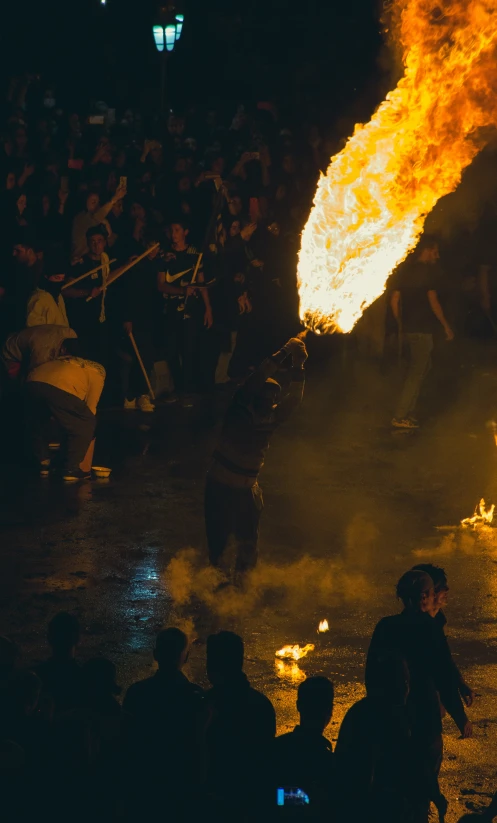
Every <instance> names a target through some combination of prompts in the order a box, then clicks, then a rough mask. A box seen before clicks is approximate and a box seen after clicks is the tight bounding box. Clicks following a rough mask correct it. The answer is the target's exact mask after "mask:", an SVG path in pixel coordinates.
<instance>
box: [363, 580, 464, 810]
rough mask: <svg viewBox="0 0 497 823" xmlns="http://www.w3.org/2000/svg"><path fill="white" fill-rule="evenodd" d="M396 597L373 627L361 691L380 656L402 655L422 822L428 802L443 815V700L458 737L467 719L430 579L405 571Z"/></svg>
mask: <svg viewBox="0 0 497 823" xmlns="http://www.w3.org/2000/svg"><path fill="white" fill-rule="evenodd" d="M397 596H398V597H399V598H400V600H402V603H403V605H404V610H403V611H402V612H401V614H396V615H392V616H390V617H384V618H383V619H382V620H380V622H379V623H378V625H377V626H376V628H375V630H374V632H373V636H372V638H371V644H370V647H369V651H368V657H367V662H366V689H367V690H368V691H369V684H370V682H373V683H374V682H375V677H376V675H375V667H376V666H377V665H378V662H379V660H381V658H382V657H384V656H385V654H389V653H392V652H393V653H394V654H397V655H398V656H399V657H401V658H403V659H404V660H405V661H406V663H407V666H408V669H409V676H410V691H409V696H408V699H407V709H408V714H409V718H410V726H411V732H412V738H411V739H412V749H413V768H414V770H415V772H416V775H417V778H416V779H417V781H418V793H417V796H418V800H419V805H420V809H421V807H423V811H421V810H420V812H419V815H420V817H419V819H420V820H426V819H427V817H428V813H429V807H430V800H433V801H434V802H435V804H436V806H437V808H438V810H439V814H440V816H441V817H442V818H443V815H444V813H445V810H446V807H447V802H446V800H445V798H444V797H443V796H442V795H441V793H440V789H439V786H438V774H439V771H440V766H441V763H442V757H443V741H442V719H441V713H440V701H441V702H442V703H443V705H444V706H445V708H446V709H447V711H448V712H449V714H450V715H451V717H452V718H453V720H454V722H455V723H456V725H457V727H458V729H459V730H460V732H461V734H462V736H463V737H470V736H471V734H472V726H471V723H470V722H469V720H468V718H467V716H466V713H465V711H464V707H463V704H462V701H461V698H460V695H459V678H458V675H457V670H456V667H455V665H454V662H453V660H452V657H451V654H450V650H449V647H448V645H447V640H446V638H445V635H444V633H443V626H440V624H439V622H438V621H436V620H434V619H433V618H432V617H431V615H430V610H431V608H432V606H433V600H434V585H433V580H432V579H431V577H430V576H429V575H427V574H426V573H425V572H423V571H413V570H411V571H409V572H406V573H405V574H404V575H403V576H402V577H401V578H400V580H399V582H398V583H397Z"/></svg>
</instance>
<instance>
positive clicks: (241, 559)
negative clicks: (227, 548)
mask: <svg viewBox="0 0 497 823" xmlns="http://www.w3.org/2000/svg"><path fill="white" fill-rule="evenodd" d="M240 491H241V492H243V493H240V495H239V497H238V503H237V506H236V511H235V529H234V532H235V539H236V542H237V552H236V562H235V572H238V573H241V574H243V573H244V572H247V571H249V570H250V569H253V568H254V566H255V565H256V563H257V556H258V554H257V543H258V540H259V522H260V519H261V514H262V510H263V508H264V501H263V498H262V490H261V487H260V486H259V484H258V483H256V484H255V486H253V487H252V488H251V489H243V490H240Z"/></svg>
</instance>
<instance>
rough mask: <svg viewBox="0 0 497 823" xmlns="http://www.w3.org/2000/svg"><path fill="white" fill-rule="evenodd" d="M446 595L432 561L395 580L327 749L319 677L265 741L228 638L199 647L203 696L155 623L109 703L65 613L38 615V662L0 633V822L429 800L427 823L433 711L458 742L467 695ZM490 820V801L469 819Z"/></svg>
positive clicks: (110, 669) (191, 815) (419, 804)
mask: <svg viewBox="0 0 497 823" xmlns="http://www.w3.org/2000/svg"><path fill="white" fill-rule="evenodd" d="M447 591H448V585H447V578H446V575H445V573H444V571H443V569H441V568H439V567H437V566H433V565H424V566H420V567H418V568H416V569H413V570H411V571H409V572H406V573H405V574H404V575H403V576H402V578H401V579H400V580H399V582H398V584H397V594H398V597H399V599H400V600H401V601H402V604H403V611H402V612H401V613H399V614H397V615H393V616H390V617H386V618H383V620H381V621H380V622H379V624H378V625H377V627H376V629H375V631H374V633H373V637H372V639H371V643H370V647H369V651H368V656H367V664H366V678H365V681H366V696H365V697H364V698H362V699H361V700H359V701H358V702H357V703H355V704H354V705H353V706H352V707H351V708H350V709H349V711H348V712H347V714H346V715H345V718H344V720H343V722H342V725H341V728H340V731H339V734H338V740H337V743H336V747H335V751H333V748H332V745H331V743H330V741H329V740H328V739H327V737H326V736H325V734H324V733H325V730H326V728H327V726H328V725H329V723H330V721H331V718H332V714H333V702H334V688H333V684H332V682H331V681H330V680H329V679H328V678H327V677H324V676H313V677H308V678H306V679H305V680H303V681H302V682H301V683H300V685H299V687H298V694H297V711H298V713H299V716H300V723H299V725H297V726H296V727H295V729H294V730H293V731H291V732H288V733H286V734H283V735H281V736H279V737H276V736H275V735H276V713H275V710H274V707H273V705H272V703H271V701H270V700H269V699H268V697H267V696H265V695H264V694H263V693H262V692H260V691H258V690H257V689H255V688H253V687H252V686H251V685H250V683H249V681H248V679H247V676H246V674H245V673H244V671H243V667H244V643H243V640H242V638H241V637H239V636H238V635H236V634H234V633H233V632H230V631H220V632H218V633H217V634H212V635H210V636H209V637H208V638H207V645H206V675H207V680H208V682H209V684H210V687H209V688H207V689H204V688H201V687H200V686H198V685H196V684H194V683H192V682H191V681H190V680H189V679H188V678H187V677H186V675H185V673H184V671H183V669H184V667H185V665H186V663H187V661H188V656H189V652H190V645H191V644H190V640H189V638H188V637H187V635H186V634H185V633H184V632H183V631H181V630H180V629H179V628H175V627H170V628H167V629H164V630H163V631H161V632H160V633H159V634H158V636H157V639H156V643H155V648H154V650H153V654H154V659H155V661H156V664H157V670H156V672H155V673H154V674H153V675H152V676H150V677H147V678H145V679H143V680H139V681H138V682H136V683H133V684H132V685H131V686H130V687H129V688H128V689H127V691H126V693H125V694H124V698H123V700H122V702H121V701H120V699H119V695H120V693H121V689H120V687H119V685H118V684H117V682H116V667H115V665H114V664H113V663H112V662H111V660H109V659H106V658H93V659H90V660H87V661H86V662H84V663H83V664H81V662H80V660H79V658H78V644H79V641H80V627H79V623H78V620H77V618H76V617H75V616H74V615H71V614H69V613H67V612H60V613H58V614H56V615H55V616H54V617H53V618H52V620H51V622H50V624H49V627H48V643H49V645H50V647H51V656H50V657H49V658H48V659H47V660H45V661H44V662H41V663H38V664H37V665H34V666H32V667H31V668H30V669H23V668H20V667H18V665H17V657H18V649H17V648H16V646H15V644H14V643H13V642H12V641H11V640H9V639H8V638H5V637H2V638H0V752H1V758H0V781H1V787H2V790H1V791H2V808H3V812H2V819H3V820H5V821H9V823H10V821H12V823H14V821H16V823H18V822H19V823H21V821H24V820H28V819H33V817H35V816H36V817H38V818H40V817H41V819H45V818H46V817H47V816H48V815H49V816H50V819H52V820H61V821H62V820H68V819H70V820H72V821H79V820H81V821H82V820H88V819H92V820H97V821H99V820H102V821H103V820H105V821H116V822H117V821H119V822H122V823H127V822H128V821H138V820H156V819H160V818H163V819H166V820H170V821H194V820H199V819H206V820H207V819H208V820H216V821H226V823H227V821H234V820H236V821H246V822H247V823H248V821H256V820H257V821H268V823H269V821H273V820H278V819H280V818H282V819H292V820H295V819H301V818H302V819H306V820H313V821H316V823H318V821H319V822H321V821H322V822H323V823H324V821H327V822H328V823H329V822H330V821H331V823H333V822H334V823H339V822H340V823H341V822H342V821H343V823H364V822H365V821H373V823H379V821H382V822H384V821H389V822H391V823H427V821H428V817H429V811H430V804H431V803H433V804H434V805H435V807H436V810H437V812H438V818H439V820H440V821H443V820H444V819H445V815H446V812H447V805H448V804H447V801H446V799H445V797H444V795H443V794H442V792H441V790H440V787H439V784H438V774H439V771H440V766H441V762H442V754H443V744H442V722H441V718H442V715H443V714H444V710H446V711H447V712H448V713H449V714H450V715H451V716H452V718H453V720H454V722H455V723H456V725H457V726H458V728H459V730H460V732H461V734H462V736H463V737H470V736H471V735H472V725H471V723H470V721H469V720H468V718H467V715H466V710H465V705H466V706H470V705H471V704H472V702H473V700H474V698H475V694H474V692H473V690H472V689H471V688H470V687H469V686H468V685H467V684H466V682H465V681H464V678H463V677H462V675H461V673H460V672H459V670H458V669H457V667H456V666H455V664H454V662H453V660H452V656H451V653H450V649H449V646H448V644H447V639H446V637H445V633H444V626H445V623H446V618H445V615H444V612H443V609H442V606H445V605H446V602H447ZM464 704H465V705H464ZM496 812H497V801H493V802H492V803H491V805H490V806H489V808H488V809H487V810H486V811H484V812H482V816H478V817H475V818H474V819H475V820H476V819H479V820H480V821H482V820H486V821H490V820H492V819H493V817H494V815H495V813H496ZM463 819H466V818H463Z"/></svg>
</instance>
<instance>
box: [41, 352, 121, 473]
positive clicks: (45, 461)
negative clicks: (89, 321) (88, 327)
mask: <svg viewBox="0 0 497 823" xmlns="http://www.w3.org/2000/svg"><path fill="white" fill-rule="evenodd" d="M78 351H79V349H78V340H65V341H64V344H63V347H62V348H61V351H60V355H59V357H57V358H56V359H55V360H51V361H50V362H48V363H43V365H41V366H38V367H37V368H36V369H33V371H31V372H30V373H29V375H28V378H27V381H26V395H27V426H28V435H29V437H30V439H31V443H32V450H33V452H34V454H35V456H36V458H37V459H38V461H39V463H40V474H41V475H42V476H47V475H48V473H49V470H50V459H49V448H48V442H49V432H50V419H51V417H54V418H55V420H56V421H57V423H58V424H59V425H60V427H61V428H62V429H63V431H64V433H65V435H66V441H67V445H66V453H65V460H64V468H63V475H62V476H63V479H64V480H65V481H68V482H70V481H77V480H81V479H84V477H85V476H89V475H88V474H86V475H85V474H84V473H83V472H82V471H81V469H80V463H81V462H82V460H83V458H84V457H85V454H86V452H87V450H88V447H89V445H90V443H91V441H92V439H93V436H94V433H95V426H96V411H97V405H98V401H99V400H100V395H101V394H102V389H103V387H104V382H105V369H104V367H103V366H102V365H100V363H94V362H93V361H92V360H83V359H82V358H81V357H78V356H77V355H78Z"/></svg>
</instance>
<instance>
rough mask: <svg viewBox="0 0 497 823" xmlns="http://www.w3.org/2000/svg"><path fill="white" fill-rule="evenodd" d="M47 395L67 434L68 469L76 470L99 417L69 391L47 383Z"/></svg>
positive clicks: (52, 410) (55, 415)
mask: <svg viewBox="0 0 497 823" xmlns="http://www.w3.org/2000/svg"><path fill="white" fill-rule="evenodd" d="M45 385H46V384H45ZM45 396H46V398H47V402H48V405H49V407H50V411H51V413H52V414H53V416H54V417H55V419H56V420H57V422H58V423H59V425H60V426H61V427H62V428H63V429H64V431H65V433H66V436H67V454H66V460H65V463H66V469H68V470H71V471H73V470H76V469H78V468H79V464H80V463H81V461H82V460H83V458H84V456H85V454H86V452H87V450H88V446H89V445H90V443H91V441H92V440H93V436H94V434H95V426H96V420H97V419H96V417H95V415H94V414H93V412H91V411H90V409H89V408H88V406H87V405H86V403H84V402H83V401H82V400H80V399H79V397H75V396H74V395H72V394H69V393H68V392H65V391H61V390H60V389H56V388H55V387H54V386H48V385H47V391H46V393H45Z"/></svg>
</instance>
